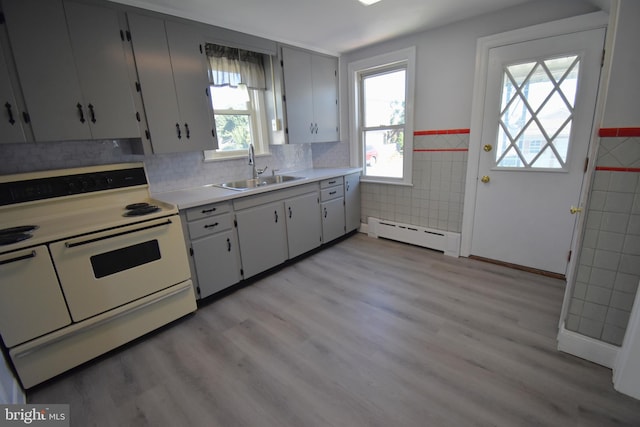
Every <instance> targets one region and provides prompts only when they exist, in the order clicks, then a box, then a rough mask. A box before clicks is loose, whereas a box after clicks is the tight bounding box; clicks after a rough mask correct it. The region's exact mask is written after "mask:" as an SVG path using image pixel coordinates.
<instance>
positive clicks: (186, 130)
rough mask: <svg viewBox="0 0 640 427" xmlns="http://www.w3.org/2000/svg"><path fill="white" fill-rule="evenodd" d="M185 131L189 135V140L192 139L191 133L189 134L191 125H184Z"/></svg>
mask: <svg viewBox="0 0 640 427" xmlns="http://www.w3.org/2000/svg"><path fill="white" fill-rule="evenodd" d="M184 131H185V132H186V134H187V139H189V138H190V137H191V132H189V125H188V124H187V123H185V124H184Z"/></svg>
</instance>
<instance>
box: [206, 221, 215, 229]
mask: <svg viewBox="0 0 640 427" xmlns="http://www.w3.org/2000/svg"><path fill="white" fill-rule="evenodd" d="M217 226H218V223H217V222H214V223H213V224H207V225H205V226H204V228H213V227H217Z"/></svg>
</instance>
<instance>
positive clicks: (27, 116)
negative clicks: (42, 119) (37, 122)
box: [22, 111, 31, 123]
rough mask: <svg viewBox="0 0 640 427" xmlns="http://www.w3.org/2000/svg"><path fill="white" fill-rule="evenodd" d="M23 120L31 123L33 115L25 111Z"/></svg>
mask: <svg viewBox="0 0 640 427" xmlns="http://www.w3.org/2000/svg"><path fill="white" fill-rule="evenodd" d="M22 120H24V122H25V123H31V116H30V115H29V113H27V112H26V111H24V112H23V113H22Z"/></svg>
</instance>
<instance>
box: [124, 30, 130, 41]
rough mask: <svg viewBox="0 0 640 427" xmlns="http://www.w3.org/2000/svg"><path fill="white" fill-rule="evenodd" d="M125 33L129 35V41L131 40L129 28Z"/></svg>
mask: <svg viewBox="0 0 640 427" xmlns="http://www.w3.org/2000/svg"><path fill="white" fill-rule="evenodd" d="M125 34H126V35H127V41H128V42H130V41H131V31H129V30H127V31H125Z"/></svg>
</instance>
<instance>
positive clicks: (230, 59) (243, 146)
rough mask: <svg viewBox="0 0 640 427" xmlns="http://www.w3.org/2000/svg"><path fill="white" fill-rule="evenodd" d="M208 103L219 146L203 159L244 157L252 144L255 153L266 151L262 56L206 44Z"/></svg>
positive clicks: (264, 78) (267, 149) (263, 58)
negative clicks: (210, 105) (209, 93)
mask: <svg viewBox="0 0 640 427" xmlns="http://www.w3.org/2000/svg"><path fill="white" fill-rule="evenodd" d="M206 53H207V59H208V60H209V65H210V68H209V80H210V82H211V86H210V88H209V89H210V91H211V103H212V106H213V114H214V118H215V123H216V135H217V137H218V149H216V150H207V151H205V152H204V156H205V160H216V159H228V158H233V157H240V156H245V155H246V153H247V150H248V149H249V145H250V144H253V145H254V147H255V153H256V154H268V153H269V143H268V140H269V136H268V133H267V132H268V131H267V126H266V123H267V119H266V108H265V99H264V98H265V96H264V93H265V90H266V76H265V74H266V73H265V66H264V62H265V61H266V60H267V61H268V60H270V59H269V58H268V57H265V55H263V54H260V53H256V52H251V51H246V50H243V49H236V48H231V47H226V46H220V45H216V44H210V43H208V44H207V45H206Z"/></svg>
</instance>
